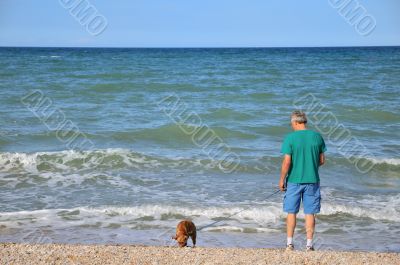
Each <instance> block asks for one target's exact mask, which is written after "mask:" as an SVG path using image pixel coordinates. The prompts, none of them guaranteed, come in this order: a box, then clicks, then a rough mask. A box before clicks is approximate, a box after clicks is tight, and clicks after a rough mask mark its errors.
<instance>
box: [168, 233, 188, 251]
mask: <svg viewBox="0 0 400 265" xmlns="http://www.w3.org/2000/svg"><path fill="white" fill-rule="evenodd" d="M188 238H189V237H188V236H186V235H175V236H173V237H172V239H175V240H176V241H177V242H178V245H179V246H180V247H181V248H183V247H186V246H187V240H188Z"/></svg>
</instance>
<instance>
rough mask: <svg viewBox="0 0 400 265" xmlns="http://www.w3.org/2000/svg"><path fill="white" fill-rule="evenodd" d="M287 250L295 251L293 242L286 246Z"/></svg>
mask: <svg viewBox="0 0 400 265" xmlns="http://www.w3.org/2000/svg"><path fill="white" fill-rule="evenodd" d="M286 250H289V251H293V250H294V246H293V244H289V245H287V246H286Z"/></svg>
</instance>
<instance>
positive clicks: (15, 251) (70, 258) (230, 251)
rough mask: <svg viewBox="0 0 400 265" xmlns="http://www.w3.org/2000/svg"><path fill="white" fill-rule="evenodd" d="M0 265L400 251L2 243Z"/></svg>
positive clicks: (366, 258) (397, 260) (259, 259)
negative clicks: (311, 250) (312, 250)
mask: <svg viewBox="0 0 400 265" xmlns="http://www.w3.org/2000/svg"><path fill="white" fill-rule="evenodd" d="M0 264H400V253H376V252H340V251H314V252H305V251H303V250H296V251H290V252H288V251H285V250H284V249H262V248H203V247H196V248H189V247H187V248H178V247H153V246H130V245H73V244H15V243H2V244H0Z"/></svg>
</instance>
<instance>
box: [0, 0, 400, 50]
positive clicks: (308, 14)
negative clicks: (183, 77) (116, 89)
mask: <svg viewBox="0 0 400 265" xmlns="http://www.w3.org/2000/svg"><path fill="white" fill-rule="evenodd" d="M60 1H65V2H68V1H72V2H71V3H73V2H74V1H76V3H78V2H80V1H82V0H40V1H36V0H0V46H63V47H65V46H66V47H69V46H87V47H89V46H90V47H92V46H93V47H277V46H290V47H298V46H364V45H367V46H371V45H400V15H399V14H400V0H350V1H353V3H352V4H354V3H358V4H359V5H361V6H362V7H363V8H365V13H364V14H363V15H362V16H360V18H362V17H363V16H367V15H368V16H370V17H369V18H366V19H365V21H367V22H368V19H371V17H372V18H373V19H374V21H376V26H375V27H374V29H373V30H372V31H371V32H370V33H369V34H368V35H366V36H363V35H361V34H359V32H358V31H357V29H356V26H352V25H350V24H349V23H348V22H347V20H346V18H344V17H343V16H341V15H340V12H339V9H338V8H334V7H332V5H331V2H335V1H339V2H340V1H344V0H197V1H195V0H140V1H139V0H114V1H112V0H84V1H86V3H88V4H90V6H93V7H94V8H96V10H97V11H96V13H95V15H99V16H102V17H101V18H102V19H103V18H104V19H105V20H104V21H107V27H106V28H105V29H104V31H102V32H101V34H98V35H92V34H90V31H89V30H88V29H87V24H88V23H86V25H85V24H84V25H81V24H80V23H79V22H78V21H77V19H76V18H75V17H74V16H73V15H71V14H70V10H69V9H67V8H64V7H63V5H62V4H61V3H60ZM345 1H347V0H345ZM87 21H90V20H89V19H88V20H87ZM365 21H364V22H365ZM371 21H372V20H371ZM367 22H366V23H367ZM93 23H94V22H93ZM94 25H95V24H94ZM356 25H357V24H356ZM100 26H101V25H100ZM92 33H93V30H92Z"/></svg>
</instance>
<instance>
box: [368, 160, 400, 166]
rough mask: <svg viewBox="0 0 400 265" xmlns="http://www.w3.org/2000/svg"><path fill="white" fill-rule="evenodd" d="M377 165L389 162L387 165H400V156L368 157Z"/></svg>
mask: <svg viewBox="0 0 400 265" xmlns="http://www.w3.org/2000/svg"><path fill="white" fill-rule="evenodd" d="M366 159H368V160H370V161H371V162H372V163H374V164H375V165H381V164H387V165H394V166H399V165H400V158H366Z"/></svg>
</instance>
